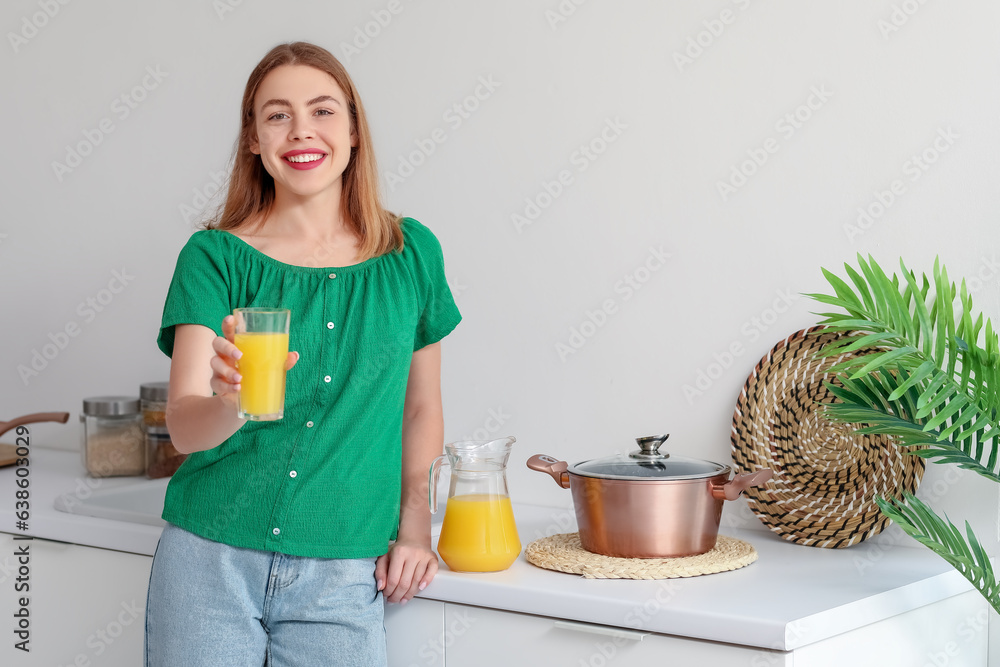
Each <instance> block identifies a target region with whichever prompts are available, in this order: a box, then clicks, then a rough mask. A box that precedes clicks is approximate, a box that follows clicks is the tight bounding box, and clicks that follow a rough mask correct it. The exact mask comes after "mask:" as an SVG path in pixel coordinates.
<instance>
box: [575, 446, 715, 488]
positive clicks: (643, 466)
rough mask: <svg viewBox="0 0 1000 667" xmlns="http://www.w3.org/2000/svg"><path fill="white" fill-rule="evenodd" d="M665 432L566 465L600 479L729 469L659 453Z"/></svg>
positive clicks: (687, 475)
mask: <svg viewBox="0 0 1000 667" xmlns="http://www.w3.org/2000/svg"><path fill="white" fill-rule="evenodd" d="M667 437H668V436H666V435H654V436H647V437H644V438H636V442H638V443H639V449H637V450H635V451H633V452H630V453H629V454H615V455H614V456H605V457H604V458H600V459H591V460H590V461H583V462H581V463H577V464H575V465H571V466H569V468H568V470H569V472H571V473H574V474H576V475H583V476H584V477H597V478H601V479H624V480H647V481H656V480H662V481H668V480H681V479H698V478H702V477H714V476H716V475H718V474H721V473H726V472H729V470H730V466H728V465H723V464H721V463H714V462H712V461H705V460H703V459H692V458H687V457H684V456H675V455H673V454H666V453H660V451H659V448H660V445H662V444H663V442H664V441H665V440H666V439H667Z"/></svg>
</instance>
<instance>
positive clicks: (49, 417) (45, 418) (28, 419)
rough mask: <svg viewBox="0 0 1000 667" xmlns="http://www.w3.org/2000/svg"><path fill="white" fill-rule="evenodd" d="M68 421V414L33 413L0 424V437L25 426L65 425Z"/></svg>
mask: <svg viewBox="0 0 1000 667" xmlns="http://www.w3.org/2000/svg"><path fill="white" fill-rule="evenodd" d="M68 419H69V413H68V412H35V413H33V414H30V415H24V416H23V417H18V418H17V419H11V420H10V421H9V422H0V435H3V434H4V433H6V432H7V431H9V430H11V429H12V428H17V427H18V426H24V425H25V424H36V423H38V422H60V423H62V424H65V423H66V421H67V420H68Z"/></svg>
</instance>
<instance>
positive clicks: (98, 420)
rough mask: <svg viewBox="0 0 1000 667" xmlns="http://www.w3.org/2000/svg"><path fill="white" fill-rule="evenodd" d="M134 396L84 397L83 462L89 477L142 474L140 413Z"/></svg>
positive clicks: (143, 469) (142, 456) (144, 461)
mask: <svg viewBox="0 0 1000 667" xmlns="http://www.w3.org/2000/svg"><path fill="white" fill-rule="evenodd" d="M139 405H140V403H139V399H138V398H137V397H135V396H96V397H93V398H85V399H83V413H82V414H81V415H80V421H81V422H82V423H83V446H82V454H83V465H84V467H85V468H86V469H87V473H88V474H90V476H91V477H114V476H119V475H141V474H143V472H145V470H146V448H145V447H144V446H143V433H142V413H141V412H140V409H139Z"/></svg>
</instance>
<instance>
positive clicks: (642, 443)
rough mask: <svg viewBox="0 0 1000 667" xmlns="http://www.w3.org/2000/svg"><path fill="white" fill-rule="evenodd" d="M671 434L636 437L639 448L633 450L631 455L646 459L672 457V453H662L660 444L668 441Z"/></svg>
mask: <svg viewBox="0 0 1000 667" xmlns="http://www.w3.org/2000/svg"><path fill="white" fill-rule="evenodd" d="M669 437H670V434H667V435H647V436H643V437H641V438H636V439H635V441H636V442H637V443H639V449H637V450H635V451H633V452H631V453H630V454H629V457H631V458H633V459H640V460H644V461H659V460H662V459H666V458H669V457H670V454H664V453H660V445H662V444H663V443H664V442H666V440H667V438H669Z"/></svg>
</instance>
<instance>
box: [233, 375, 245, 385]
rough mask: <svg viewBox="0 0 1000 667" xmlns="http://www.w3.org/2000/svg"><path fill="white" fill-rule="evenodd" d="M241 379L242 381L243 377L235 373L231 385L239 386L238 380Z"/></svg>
mask: <svg viewBox="0 0 1000 667" xmlns="http://www.w3.org/2000/svg"><path fill="white" fill-rule="evenodd" d="M242 379H243V376H242V375H240V374H239V373H237V374H236V375H234V376H233V384H239V383H240V380H242Z"/></svg>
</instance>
